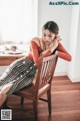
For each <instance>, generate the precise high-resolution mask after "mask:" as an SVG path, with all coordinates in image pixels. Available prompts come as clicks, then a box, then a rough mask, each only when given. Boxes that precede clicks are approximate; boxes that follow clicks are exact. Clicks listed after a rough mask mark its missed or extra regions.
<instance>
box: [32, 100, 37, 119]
mask: <svg viewBox="0 0 80 121" xmlns="http://www.w3.org/2000/svg"><path fill="white" fill-rule="evenodd" d="M33 111H34V118H35V121H37V118H38V116H37V101H33Z"/></svg>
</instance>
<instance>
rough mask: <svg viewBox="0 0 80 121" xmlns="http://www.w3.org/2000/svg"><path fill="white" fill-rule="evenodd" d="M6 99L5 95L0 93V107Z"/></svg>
mask: <svg viewBox="0 0 80 121" xmlns="http://www.w3.org/2000/svg"><path fill="white" fill-rule="evenodd" d="M6 99H7V94H6V93H5V94H1V93H0V107H1V106H2V105H3V103H4V102H5V101H6Z"/></svg>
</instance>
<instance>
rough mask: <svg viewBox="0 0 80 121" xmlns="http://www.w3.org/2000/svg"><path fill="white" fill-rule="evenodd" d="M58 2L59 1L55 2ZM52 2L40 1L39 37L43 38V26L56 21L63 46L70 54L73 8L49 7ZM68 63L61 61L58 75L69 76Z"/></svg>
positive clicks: (59, 61) (62, 6)
mask: <svg viewBox="0 0 80 121" xmlns="http://www.w3.org/2000/svg"><path fill="white" fill-rule="evenodd" d="M55 1H58V0H55ZM49 2H50V0H40V1H39V14H38V15H39V19H38V24H39V29H38V30H39V35H40V36H41V34H42V33H41V30H42V26H43V25H44V23H45V22H47V21H49V20H53V21H55V22H56V23H57V24H58V25H59V28H60V33H59V34H60V36H61V38H62V44H63V45H64V47H65V48H66V49H67V50H68V52H69V33H70V23H71V12H72V6H65V5H58V6H57V5H49ZM68 64H69V63H68V62H66V61H64V60H62V59H59V60H58V65H57V68H56V73H55V74H56V75H65V74H67V66H68Z"/></svg>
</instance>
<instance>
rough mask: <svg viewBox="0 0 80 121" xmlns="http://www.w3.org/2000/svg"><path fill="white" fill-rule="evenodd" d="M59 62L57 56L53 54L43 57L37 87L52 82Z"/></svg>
mask: <svg viewBox="0 0 80 121" xmlns="http://www.w3.org/2000/svg"><path fill="white" fill-rule="evenodd" d="M56 62H57V56H56V55H51V56H48V57H45V58H43V60H42V63H41V66H40V68H39V70H38V75H37V78H36V83H35V89H40V88H42V87H44V86H45V85H46V84H48V83H49V84H50V83H51V81H52V78H53V74H54V71H55V67H56Z"/></svg>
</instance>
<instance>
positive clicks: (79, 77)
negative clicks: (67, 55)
mask: <svg viewBox="0 0 80 121" xmlns="http://www.w3.org/2000/svg"><path fill="white" fill-rule="evenodd" d="M75 18H76V19H75ZM70 52H71V55H72V62H71V64H70V65H69V67H68V76H69V77H70V79H71V80H72V81H73V82H80V6H73V7H72V18H71V30H70Z"/></svg>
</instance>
